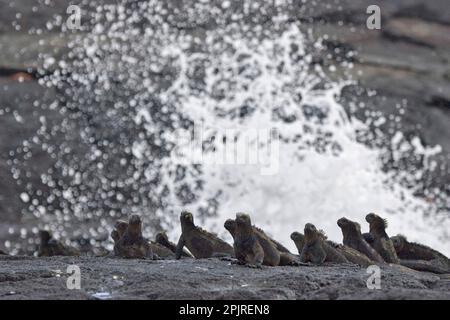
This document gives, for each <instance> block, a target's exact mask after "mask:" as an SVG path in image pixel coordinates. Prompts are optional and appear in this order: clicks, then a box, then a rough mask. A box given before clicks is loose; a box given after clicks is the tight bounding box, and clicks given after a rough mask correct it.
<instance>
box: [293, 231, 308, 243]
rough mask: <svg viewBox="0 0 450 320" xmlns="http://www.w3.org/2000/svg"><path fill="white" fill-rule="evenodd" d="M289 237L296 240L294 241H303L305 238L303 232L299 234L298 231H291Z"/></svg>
mask: <svg viewBox="0 0 450 320" xmlns="http://www.w3.org/2000/svg"><path fill="white" fill-rule="evenodd" d="M291 239H292V240H293V241H294V242H296V241H303V240H305V236H304V235H303V234H301V233H300V232H297V231H295V232H292V233H291Z"/></svg>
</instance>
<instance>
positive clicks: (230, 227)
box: [223, 219, 236, 236]
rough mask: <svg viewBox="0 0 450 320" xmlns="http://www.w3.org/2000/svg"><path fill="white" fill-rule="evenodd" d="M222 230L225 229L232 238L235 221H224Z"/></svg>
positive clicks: (234, 230)
mask: <svg viewBox="0 0 450 320" xmlns="http://www.w3.org/2000/svg"><path fill="white" fill-rule="evenodd" d="M223 226H224V228H225V229H227V230H228V231H229V232H230V233H231V235H232V236H234V234H235V232H236V221H235V220H233V219H228V220H227V221H225V223H224V224H223Z"/></svg>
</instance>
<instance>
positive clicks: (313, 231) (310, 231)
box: [304, 223, 327, 242]
mask: <svg viewBox="0 0 450 320" xmlns="http://www.w3.org/2000/svg"><path fill="white" fill-rule="evenodd" d="M304 232H305V240H306V241H308V242H314V241H316V240H326V239H327V236H326V235H325V233H324V232H323V231H322V230H317V228H316V226H315V225H313V224H312V223H307V224H305V230H304Z"/></svg>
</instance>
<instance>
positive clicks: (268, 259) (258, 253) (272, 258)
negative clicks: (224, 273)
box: [225, 214, 280, 268]
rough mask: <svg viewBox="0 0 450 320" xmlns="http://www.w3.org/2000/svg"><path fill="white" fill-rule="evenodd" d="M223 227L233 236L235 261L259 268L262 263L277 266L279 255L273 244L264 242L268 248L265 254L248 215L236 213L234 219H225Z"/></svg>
mask: <svg viewBox="0 0 450 320" xmlns="http://www.w3.org/2000/svg"><path fill="white" fill-rule="evenodd" d="M225 228H226V229H227V230H228V231H230V233H231V235H232V236H233V239H234V243H233V247H234V253H235V256H236V259H237V263H239V264H243V265H246V266H249V267H256V268H261V265H262V264H264V265H269V266H277V265H278V264H279V263H280V255H279V253H278V251H277V250H276V249H275V246H274V245H273V244H269V243H266V246H267V248H266V249H269V250H268V254H267V255H266V254H265V250H264V248H263V244H261V242H260V241H259V239H258V236H257V235H256V232H255V229H254V228H253V226H252V222H251V220H250V217H249V216H248V215H246V214H236V220H235V221H232V220H231V221H230V220H227V221H226V222H225Z"/></svg>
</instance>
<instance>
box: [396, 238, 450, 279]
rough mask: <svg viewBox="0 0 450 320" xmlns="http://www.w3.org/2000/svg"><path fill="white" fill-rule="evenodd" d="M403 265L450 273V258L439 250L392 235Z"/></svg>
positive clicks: (421, 269)
mask: <svg viewBox="0 0 450 320" xmlns="http://www.w3.org/2000/svg"><path fill="white" fill-rule="evenodd" d="M391 240H392V243H393V244H394V248H395V251H396V252H397V256H398V257H399V259H400V264H401V265H402V266H405V267H408V268H411V269H414V270H418V271H428V272H433V273H450V260H449V259H448V258H447V257H446V256H445V255H443V254H442V253H440V252H439V251H437V250H434V249H431V248H430V247H427V246H425V245H423V244H419V243H414V242H409V241H408V240H407V239H406V237H404V236H402V235H397V236H394V237H391Z"/></svg>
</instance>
